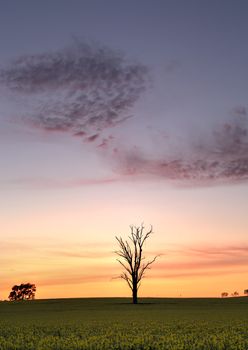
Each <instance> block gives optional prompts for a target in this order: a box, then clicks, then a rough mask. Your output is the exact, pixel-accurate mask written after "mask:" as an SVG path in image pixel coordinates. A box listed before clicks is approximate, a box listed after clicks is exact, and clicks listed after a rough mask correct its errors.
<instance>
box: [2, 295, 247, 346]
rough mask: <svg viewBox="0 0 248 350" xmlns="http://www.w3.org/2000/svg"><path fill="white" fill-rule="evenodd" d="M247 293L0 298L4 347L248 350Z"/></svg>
mask: <svg viewBox="0 0 248 350" xmlns="http://www.w3.org/2000/svg"><path fill="white" fill-rule="evenodd" d="M247 306H248V298H247V299H246V298H237V299H229V300H221V299H195V300H194V299H145V300H143V303H142V304H140V305H131V304H129V301H128V300H127V299H68V300H40V301H34V302H33V301H32V302H16V303H4V302H2V303H0V317H1V321H0V350H79V349H85V350H105V349H106V350H111V349H112V350H122V349H123V350H135V349H137V350H138V349H139V350H157V349H159V350H160V349H161V350H163V349H166V350H246V349H247V350H248V324H247V319H248V317H247V316H248V311H247V310H248V308H247Z"/></svg>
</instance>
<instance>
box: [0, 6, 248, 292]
mask: <svg viewBox="0 0 248 350" xmlns="http://www.w3.org/2000/svg"><path fill="white" fill-rule="evenodd" d="M247 14H248V3H247V1H245V0H232V1H229V0H221V1H212V0H208V1H204V0H201V1H192V0H187V1H183V0H181V1H179V0H176V1H172V0H171V1H167V0H163V1H162V0H161V1H159V0H149V1H146V0H142V1H141V0H135V1H131V0H130V1H120V0H117V1H116V0H115V1H112V0H106V1H100V0H98V1H96V0H90V1H88V0H87V1H86V0H82V1H76V0H70V1H69V0H68V1H65V0H60V1H58V0H53V1H47V0H44V1H39V2H38V1H37V2H34V1H27V0H23V1H11V0H9V1H0V42H1V57H0V143H1V147H0V162H1V163H0V164H1V172H0V191H1V199H0V213H1V216H0V235H1V240H0V246H1V256H0V262H1V269H0V280H1V284H0V299H6V298H7V296H8V292H9V291H10V289H11V287H12V285H14V284H19V283H22V282H31V283H36V285H37V297H38V298H50V297H80V296H129V294H130V293H129V290H128V287H127V286H126V285H125V284H124V282H123V281H121V280H117V279H115V278H113V277H115V276H117V275H118V274H119V273H120V271H121V269H120V266H119V265H118V263H117V262H116V260H115V259H116V257H115V255H114V250H115V249H116V248H117V244H116V242H115V235H122V236H125V235H128V233H129V225H130V224H134V225H140V224H141V223H142V222H144V224H145V225H146V226H147V228H149V225H150V224H152V225H153V228H154V235H153V236H152V237H151V239H150V241H149V242H147V247H146V249H147V256H148V257H149V256H153V255H154V254H161V256H160V258H159V259H158V261H157V262H156V263H155V264H154V266H153V268H152V270H151V271H149V272H148V274H147V279H145V280H144V282H143V284H142V288H141V290H140V295H141V296H151V297H152V296H165V297H166V296H175V297H177V296H179V295H182V296H184V297H188V296H218V295H220V293H221V292H223V291H227V292H229V293H232V292H234V291H235V290H237V291H238V292H240V293H242V292H243V290H244V289H246V288H248V286H247V285H246V279H247V273H248V271H247V264H248V255H247V253H248V243H247V230H248V217H247V207H248V187H247V181H248V46H247V33H248V22H247Z"/></svg>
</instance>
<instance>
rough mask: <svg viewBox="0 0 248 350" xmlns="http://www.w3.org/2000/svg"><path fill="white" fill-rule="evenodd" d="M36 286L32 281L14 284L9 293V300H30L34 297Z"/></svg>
mask: <svg viewBox="0 0 248 350" xmlns="http://www.w3.org/2000/svg"><path fill="white" fill-rule="evenodd" d="M35 292H36V286H35V284H32V283H22V284H20V285H19V286H18V285H14V286H13V287H12V290H11V292H10V293H9V300H10V301H15V300H32V299H34V298H35Z"/></svg>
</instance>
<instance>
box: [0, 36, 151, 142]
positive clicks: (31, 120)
mask: <svg viewBox="0 0 248 350" xmlns="http://www.w3.org/2000/svg"><path fill="white" fill-rule="evenodd" d="M0 83H1V84H2V86H4V87H7V88H8V89H9V90H10V91H11V92H13V93H14V95H15V96H16V97H18V98H19V99H20V101H21V102H23V103H22V105H24V106H25V107H24V111H23V112H22V117H21V119H22V122H25V123H27V124H28V125H31V126H33V127H35V128H39V129H42V130H46V131H60V132H67V133H69V134H72V135H74V136H77V137H82V138H83V139H84V141H85V142H94V141H95V140H96V139H98V138H99V136H100V133H101V131H103V130H104V129H106V128H109V127H113V126H115V125H118V124H119V123H122V122H123V121H125V120H126V119H127V118H129V117H130V114H129V113H130V112H129V110H130V108H131V107H132V106H133V105H134V103H135V102H136V101H137V100H138V98H139V97H140V94H141V93H142V92H143V91H144V90H145V88H146V83H147V68H146V67H145V66H144V65H142V64H140V63H136V62H131V61H129V60H128V59H126V58H125V56H124V55H123V54H122V53H120V52H117V51H114V50H112V49H110V48H108V47H104V46H100V45H98V44H95V43H85V42H82V41H79V40H75V42H74V43H73V44H72V45H70V46H68V47H66V48H65V49H63V50H59V51H55V52H48V53H43V54H34V55H25V56H22V57H19V58H17V59H15V60H14V61H13V62H12V63H10V64H9V65H8V66H6V67H4V68H3V69H2V70H1V71H0Z"/></svg>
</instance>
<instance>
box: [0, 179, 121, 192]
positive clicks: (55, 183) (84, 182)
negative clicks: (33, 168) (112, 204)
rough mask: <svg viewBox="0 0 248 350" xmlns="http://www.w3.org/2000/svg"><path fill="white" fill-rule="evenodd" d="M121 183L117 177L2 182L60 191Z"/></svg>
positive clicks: (11, 180) (3, 182)
mask: <svg viewBox="0 0 248 350" xmlns="http://www.w3.org/2000/svg"><path fill="white" fill-rule="evenodd" d="M118 181H120V176H116V177H106V178H95V179H93V178H88V179H87V178H85V179H84V178H82V179H80V178H78V179H67V180H66V179H65V180H60V179H52V178H45V177H34V178H33V177H32V178H17V179H10V180H6V181H2V182H1V184H2V185H6V184H7V185H11V186H15V188H16V187H19V188H26V187H32V188H35V189H48V190H50V189H60V188H68V189H70V188H78V187H84V186H94V185H102V184H111V183H115V182H118Z"/></svg>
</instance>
